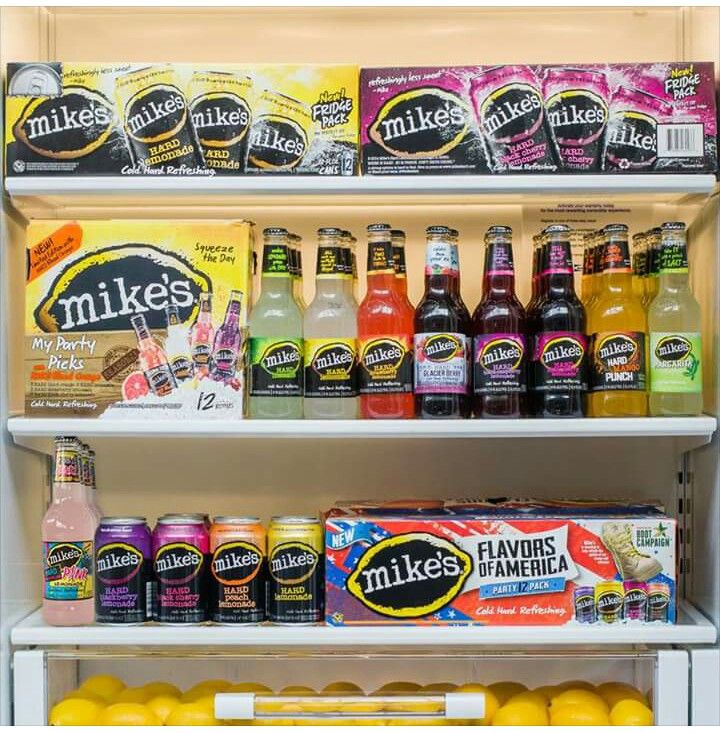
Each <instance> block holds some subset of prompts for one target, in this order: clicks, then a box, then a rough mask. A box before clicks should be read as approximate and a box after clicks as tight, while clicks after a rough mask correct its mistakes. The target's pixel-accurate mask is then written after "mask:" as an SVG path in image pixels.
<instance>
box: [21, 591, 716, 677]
mask: <svg viewBox="0 0 720 733" xmlns="http://www.w3.org/2000/svg"><path fill="white" fill-rule="evenodd" d="M716 638H717V632H716V629H715V627H714V626H713V624H712V623H711V622H710V621H708V620H707V619H706V618H705V617H704V616H703V615H702V614H701V613H700V612H699V611H697V610H696V609H695V608H694V607H692V606H689V605H688V604H686V603H683V604H681V608H680V613H679V618H678V623H677V624H673V625H667V624H659V623H658V624H592V625H590V624H580V623H573V624H568V625H566V626H465V627H461V626H451V627H433V628H427V627H421V626H346V627H332V626H324V625H317V626H304V627H303V628H302V631H301V632H300V631H298V629H296V628H293V627H291V626H271V625H264V624H261V625H258V626H239V627H230V626H214V625H198V626H182V627H178V628H175V627H172V626H160V625H157V624H146V625H143V626H127V627H125V626H97V625H93V626H85V627H83V628H82V629H78V628H73V627H60V626H48V625H47V624H45V623H44V622H43V620H42V616H41V614H40V612H39V611H35V612H34V613H32V614H31V615H30V616H28V617H27V618H26V619H25V620H23V621H21V622H20V623H19V624H17V625H16V626H15V628H14V629H13V630H12V633H11V641H12V643H13V644H15V645H16V646H34V645H37V646H46V647H50V646H81V647H88V646H103V647H124V646H142V647H152V646H154V647H209V646H227V647H245V648H251V647H253V648H254V647H256V648H262V649H267V648H274V649H280V648H283V649H287V648H290V649H292V648H307V647H322V648H325V649H347V648H357V647H363V648H372V647H382V648H389V647H393V648H397V649H400V648H410V647H413V648H422V649H430V650H432V649H434V650H436V651H442V650H444V649H447V648H450V647H453V648H459V647H466V648H467V647H485V646H498V645H507V646H519V647H539V646H543V645H558V646H566V647H576V646H578V645H591V646H617V645H637V644H645V645H668V644H712V643H714V642H715V640H716ZM686 664H687V662H686Z"/></svg>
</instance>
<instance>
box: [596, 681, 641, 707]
mask: <svg viewBox="0 0 720 733" xmlns="http://www.w3.org/2000/svg"><path fill="white" fill-rule="evenodd" d="M596 692H597V693H598V695H600V696H601V697H602V698H603V700H605V702H606V703H607V704H608V707H609V708H610V709H612V707H613V705H615V703H617V702H620V701H621V700H637V701H638V702H641V703H643V704H647V698H646V697H645V695H643V694H642V692H640V690H638V689H637V688H635V687H633V686H632V685H628V684H627V683H626V682H605V683H604V684H602V685H599V686H598V688H597V690H596Z"/></svg>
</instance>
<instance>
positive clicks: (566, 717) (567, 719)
mask: <svg viewBox="0 0 720 733" xmlns="http://www.w3.org/2000/svg"><path fill="white" fill-rule="evenodd" d="M550 725H571V726H574V725H610V719H609V718H608V714H607V713H606V712H605V711H604V710H603V709H602V708H599V707H597V706H596V705H584V704H580V703H572V704H567V705H553V706H552V707H551V708H550Z"/></svg>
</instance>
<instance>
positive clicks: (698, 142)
mask: <svg viewBox="0 0 720 733" xmlns="http://www.w3.org/2000/svg"><path fill="white" fill-rule="evenodd" d="M703 143H704V140H703V126H702V124H701V123H697V124H687V123H686V124H682V125H658V158H702V157H703V155H704V150H703Z"/></svg>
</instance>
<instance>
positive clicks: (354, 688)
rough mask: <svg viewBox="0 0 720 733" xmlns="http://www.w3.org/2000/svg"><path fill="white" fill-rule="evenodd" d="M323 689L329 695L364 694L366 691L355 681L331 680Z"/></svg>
mask: <svg viewBox="0 0 720 733" xmlns="http://www.w3.org/2000/svg"><path fill="white" fill-rule="evenodd" d="M322 691H323V692H324V693H325V694H327V695H344V694H349V695H363V694H364V691H363V689H362V688H361V687H358V685H356V684H355V683H354V682H331V683H330V684H329V685H325V687H323V688H322Z"/></svg>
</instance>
